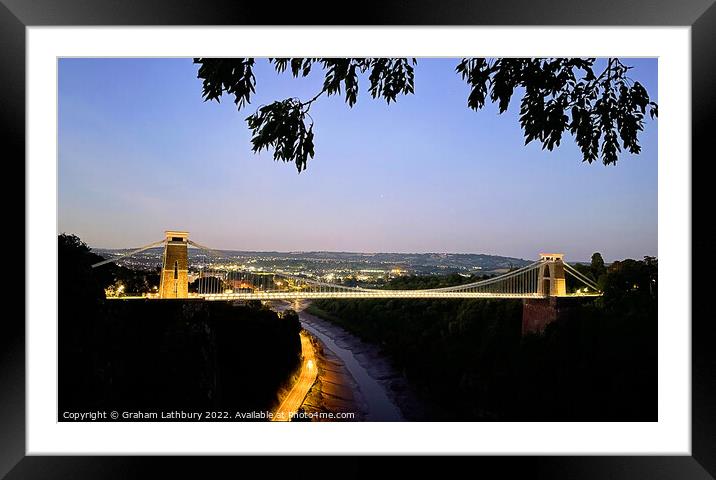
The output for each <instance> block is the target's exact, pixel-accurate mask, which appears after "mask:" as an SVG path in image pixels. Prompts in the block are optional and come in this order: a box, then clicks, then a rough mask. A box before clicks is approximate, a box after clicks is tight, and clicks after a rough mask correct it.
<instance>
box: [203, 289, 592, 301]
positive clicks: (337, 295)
mask: <svg viewBox="0 0 716 480" xmlns="http://www.w3.org/2000/svg"><path fill="white" fill-rule="evenodd" d="M564 296H565V297H594V296H599V294H587V293H584V294H582V293H580V294H570V295H564ZM200 297H201V298H203V299H204V300H318V299H341V298H343V299H354V298H376V299H378V298H386V299H391V298H393V299H399V298H433V299H448V298H504V299H509V298H512V299H539V298H548V297H547V296H546V295H540V294H536V293H470V292H430V291H419V290H385V291H370V292H258V293H219V294H209V295H200Z"/></svg>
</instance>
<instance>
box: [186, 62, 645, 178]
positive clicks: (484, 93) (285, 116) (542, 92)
mask: <svg viewBox="0 0 716 480" xmlns="http://www.w3.org/2000/svg"><path fill="white" fill-rule="evenodd" d="M268 61H269V62H270V63H271V64H273V65H274V67H275V69H276V71H277V72H279V73H283V72H287V71H288V70H290V72H291V75H292V76H293V77H294V78H298V77H306V76H308V75H309V74H310V73H311V71H312V69H313V67H314V66H318V67H320V68H321V69H322V70H323V75H324V80H323V87H322V89H321V90H320V91H319V92H318V93H317V94H316V95H315V96H313V97H312V98H310V99H308V100H301V99H298V98H295V97H291V98H286V99H284V100H277V101H274V102H273V103H271V104H268V105H264V106H261V107H259V108H258V110H256V112H255V113H253V114H252V115H249V116H248V117H247V118H246V122H247V124H248V126H249V128H250V129H251V132H252V135H253V137H252V139H251V143H252V151H253V152H255V153H258V152H260V151H262V150H264V149H266V150H268V149H273V158H274V160H281V161H284V162H295V164H296V167H297V169H298V171H299V173H300V172H301V171H302V170H304V169H305V168H306V165H307V162H308V159H309V158H313V157H314V154H315V150H314V134H313V118H312V117H311V115H310V113H309V111H310V109H311V106H312V105H313V103H314V102H315V101H316V100H318V99H319V98H320V97H321V96H322V95H324V94H325V95H326V96H331V95H336V94H342V95H344V96H345V101H346V103H347V104H348V106H349V107H353V105H355V103H356V101H357V98H358V85H359V77H360V76H365V75H367V76H368V83H369V85H368V91H369V93H370V95H371V96H372V97H373V98H382V99H383V100H385V101H386V102H387V103H388V104H390V102H395V101H396V100H397V98H398V96H399V95H408V94H413V93H415V71H414V66H415V65H416V64H417V60H416V59H414V58H270V59H268ZM596 61H597V59H596V58H492V59H490V58H464V59H462V60H461V61H460V63H459V64H458V65H457V67H456V69H455V70H456V72H457V73H458V74H459V75H460V76H461V77H462V79H463V80H465V82H466V83H467V84H468V86H469V87H470V94H469V95H468V98H467V105H468V107H469V108H471V109H473V110H480V109H482V107H483V106H484V105H485V102H486V101H487V100H489V101H491V102H493V103H497V104H498V107H499V111H500V113H504V112H505V111H506V110H507V108H508V107H509V104H510V101H511V100H512V97H513V96H514V95H515V93H516V92H519V94H520V95H521V99H520V126H521V127H522V131H523V133H524V137H525V144H528V143H530V142H532V141H535V140H537V141H539V142H540V143H541V144H542V148H543V149H545V148H546V149H547V150H553V149H554V147H555V146H559V145H560V142H561V140H562V136H563V134H564V133H565V132H568V133H569V134H571V135H572V136H573V137H574V139H575V142H576V144H577V146H578V147H579V149H580V151H581V153H582V160H583V161H585V162H589V163H592V162H594V161H595V160H598V159H600V160H601V161H602V163H603V164H604V165H610V164H616V163H617V160H618V157H619V153H620V152H621V151H622V148H623V149H624V150H626V151H628V152H630V153H633V154H638V153H639V152H640V151H641V146H640V145H639V132H641V131H643V129H644V117H645V115H646V113H647V111H648V113H649V115H650V117H651V118H655V117H657V116H658V106H657V104H656V103H655V102H653V101H651V100H650V98H649V94H648V92H647V91H646V89H645V88H644V86H643V85H642V84H641V83H639V82H638V81H634V80H633V79H632V78H630V77H629V75H628V72H629V70H630V69H631V67H629V66H627V65H625V64H624V63H622V62H621V60H619V59H618V58H609V59H607V63H606V66H605V67H604V68H603V69H602V70H601V71H596V72H595V62H596ZM194 63H196V64H199V65H200V66H199V70H198V75H197V76H198V78H201V79H202V80H203V93H202V94H203V98H204V100H205V101H207V100H216V101H217V102H219V101H220V99H221V96H222V95H223V94H224V93H228V94H229V95H233V97H234V103H235V104H236V106H237V108H238V109H239V110H241V109H242V108H244V107H245V106H246V105H247V104H248V103H251V95H252V94H254V93H255V91H256V78H255V76H254V73H253V68H254V64H255V60H254V59H253V58H195V59H194ZM620 140H621V144H620Z"/></svg>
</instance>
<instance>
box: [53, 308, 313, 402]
mask: <svg viewBox="0 0 716 480" xmlns="http://www.w3.org/2000/svg"><path fill="white" fill-rule="evenodd" d="M86 313H88V314H89V313H90V312H86ZM91 313H92V315H93V318H91V319H90V320H91V321H89V322H88V321H83V322H78V323H77V325H84V326H85V327H87V326H89V325H91V331H90V332H85V334H84V335H81V336H76V337H75V338H76V340H74V341H73V340H72V338H73V336H72V335H69V334H70V333H72V332H70V331H71V330H73V329H74V328H75V327H73V323H72V321H71V320H73V318H72V317H63V312H62V310H60V329H61V330H62V329H65V335H64V336H63V338H65V339H68V340H67V341H66V342H65V344H62V343H61V344H60V359H59V369H60V384H59V404H60V410H61V411H62V410H82V409H102V408H104V409H116V410H122V409H125V410H126V409H141V410H146V411H150V410H155V411H159V410H172V409H180V410H181V409H212V410H228V411H231V412H235V411H244V412H251V411H264V410H268V409H271V408H272V407H273V406H274V403H275V402H276V395H277V392H278V390H279V388H280V387H281V385H282V384H283V383H284V382H285V381H286V380H287V379H288V378H289V376H290V374H291V372H292V371H293V370H294V369H295V368H296V366H297V365H298V362H299V359H300V354H301V343H300V337H299V332H300V328H301V327H300V323H299V321H298V317H297V316H296V315H295V314H294V315H289V314H286V315H283V316H279V315H277V314H276V313H275V312H272V311H271V310H268V309H265V308H262V307H260V306H247V305H242V306H232V305H231V304H228V303H223V302H202V301H191V300H129V301H107V302H106V303H105V304H104V306H103V308H102V309H101V310H99V311H95V312H91ZM85 320H87V319H85ZM77 333H79V332H77Z"/></svg>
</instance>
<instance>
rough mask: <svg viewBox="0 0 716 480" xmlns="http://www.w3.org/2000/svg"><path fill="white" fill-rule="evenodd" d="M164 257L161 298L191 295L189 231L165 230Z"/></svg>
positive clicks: (160, 282)
mask: <svg viewBox="0 0 716 480" xmlns="http://www.w3.org/2000/svg"><path fill="white" fill-rule="evenodd" d="M164 233H165V235H166V240H165V244H164V258H163V261H162V276H161V278H160V280H159V298H188V297H189V277H188V275H189V252H188V243H189V232H180V231H176V230H167V231H165V232H164Z"/></svg>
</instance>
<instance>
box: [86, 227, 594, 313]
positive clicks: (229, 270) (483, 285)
mask: <svg viewBox="0 0 716 480" xmlns="http://www.w3.org/2000/svg"><path fill="white" fill-rule="evenodd" d="M161 246H163V247H164V254H163V256H162V270H161V276H160V286H159V292H158V294H157V295H156V298H158V299H180V298H200V299H204V300H298V299H306V300H310V299H339V298H346V299H355V298H396V299H398V298H404V299H410V298H432V299H446V298H504V299H524V300H530V299H535V300H539V299H549V298H557V297H578V296H579V297H584V296H598V295H601V292H600V291H599V288H598V286H597V285H596V284H595V283H594V281H592V280H591V279H590V278H588V277H586V276H585V275H584V274H582V273H581V272H579V271H578V270H577V269H576V268H574V267H573V266H571V265H569V264H568V263H567V262H565V261H564V256H563V255H562V254H559V253H542V254H540V256H539V259H537V260H535V261H534V262H532V263H530V264H528V265H526V266H523V267H521V268H518V269H516V270H513V271H509V272H507V273H504V274H502V275H498V276H494V277H491V278H487V279H484V280H480V281H475V282H470V283H467V284H463V285H456V286H451V287H442V288H431V289H420V290H391V289H378V288H363V287H350V286H345V285H340V284H336V283H329V282H322V281H318V280H315V279H312V278H308V277H303V276H298V275H295V274H289V273H285V272H280V271H272V272H256V271H247V270H241V269H240V268H238V267H232V266H229V265H226V264H222V263H219V262H218V261H217V263H215V264H214V263H212V264H210V265H208V266H205V267H201V268H199V271H198V274H195V276H196V279H195V281H194V282H192V286H193V289H192V290H193V291H190V289H189V260H188V248H189V247H194V248H198V249H200V250H202V251H205V252H207V253H208V254H210V255H212V256H215V257H216V258H217V259H218V258H220V257H221V254H220V253H219V252H218V251H216V250H213V249H211V248H209V247H205V246H204V245H201V244H199V243H196V242H194V241H192V240H190V239H189V233H188V232H184V231H174V230H169V231H166V232H165V238H164V239H162V240H159V241H157V242H153V243H150V244H148V245H145V246H143V247H140V248H138V249H135V250H132V251H130V252H127V253H125V254H123V255H120V256H117V257H114V258H111V259H108V260H104V261H102V262H98V263H96V264H94V265H92V267H94V268H97V267H101V266H102V265H105V264H107V263H110V262H116V261H118V260H121V259H123V258H126V257H131V256H132V255H136V254H138V253H141V252H144V251H145V250H148V249H150V248H156V247H161ZM568 276H571V277H572V278H573V279H574V280H575V281H576V282H575V283H577V284H578V285H580V286H581V288H578V289H576V291H573V292H569V293H568V292H567V287H566V278H567V277H568Z"/></svg>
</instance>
